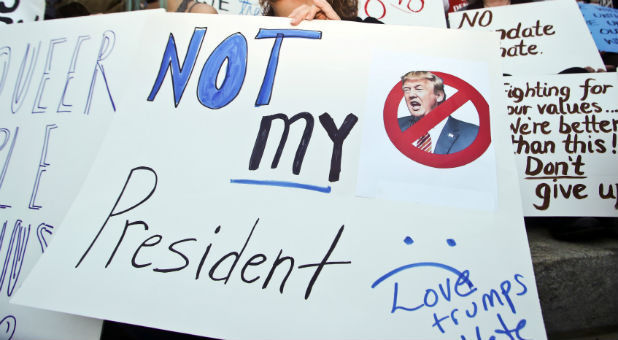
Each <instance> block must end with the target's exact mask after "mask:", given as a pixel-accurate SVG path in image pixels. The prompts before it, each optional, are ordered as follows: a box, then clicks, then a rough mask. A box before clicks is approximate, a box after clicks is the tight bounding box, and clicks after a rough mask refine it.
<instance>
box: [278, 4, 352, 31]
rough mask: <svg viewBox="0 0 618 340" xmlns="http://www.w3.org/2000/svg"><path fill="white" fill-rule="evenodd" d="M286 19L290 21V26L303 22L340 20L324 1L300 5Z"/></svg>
mask: <svg viewBox="0 0 618 340" xmlns="http://www.w3.org/2000/svg"><path fill="white" fill-rule="evenodd" d="M288 18H291V19H292V22H291V24H292V26H296V25H298V24H300V22H301V21H303V20H313V19H318V20H341V18H340V17H339V15H337V13H336V12H335V10H334V9H333V7H331V5H330V4H329V3H328V2H327V1H326V0H313V4H312V5H308V4H303V5H300V6H298V7H297V8H295V9H294V10H293V11H292V13H290V15H288Z"/></svg>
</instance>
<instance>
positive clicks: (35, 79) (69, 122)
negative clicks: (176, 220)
mask: <svg viewBox="0 0 618 340" xmlns="http://www.w3.org/2000/svg"><path fill="white" fill-rule="evenodd" d="M151 15H152V14H151V13H148V14H147V13H138V14H131V15H129V14H119V15H101V16H93V17H90V18H78V19H72V20H56V21H52V22H46V23H44V24H41V26H39V24H40V23H24V24H20V25H10V26H6V27H2V34H1V38H0V107H1V108H2V110H1V112H2V113H1V115H2V118H1V119H0V216H1V217H0V263H1V264H2V275H1V276H0V288H1V290H0V294H1V296H2V298H1V299H0V303H1V304H2V309H1V310H2V314H0V319H2V320H3V323H2V326H3V327H2V330H3V331H5V330H6V334H4V333H2V336H0V337H2V338H10V337H14V338H47V337H49V338H80V339H82V338H83V339H98V338H99V335H100V330H101V321H99V320H94V319H85V318H83V317H76V316H69V315H66V314H61V313H52V312H47V311H42V310H35V309H32V308H25V307H21V306H16V305H9V298H10V297H11V296H13V295H14V294H15V291H16V290H17V289H19V287H20V285H21V284H22V282H23V281H24V280H25V278H26V275H27V274H28V272H29V271H30V270H31V268H32V267H33V266H34V264H35V263H36V261H37V259H38V258H39V257H40V256H41V255H42V254H43V253H44V252H46V250H47V247H48V246H49V245H50V244H51V242H52V239H53V236H54V235H55V234H56V233H57V232H58V230H59V229H60V222H61V221H62V219H63V218H64V215H65V214H66V212H67V210H68V209H69V207H70V205H71V203H72V202H73V199H74V198H75V196H76V195H77V192H78V191H79V188H80V185H81V182H82V181H83V180H84V178H85V176H86V174H87V173H88V170H89V169H90V166H91V163H92V161H93V159H94V157H95V156H96V150H97V148H98V146H99V145H100V143H101V141H102V139H103V136H104V135H105V132H106V131H107V126H108V125H109V122H110V121H111V119H112V117H113V116H114V114H115V112H117V110H118V108H119V106H121V105H122V98H121V94H122V93H123V92H125V90H124V89H123V88H121V87H120V85H121V84H122V83H121V82H119V80H120V79H119V78H118V76H117V75H118V74H122V73H124V72H125V69H126V68H127V67H130V65H129V64H127V63H126V59H123V56H126V53H127V52H126V51H127V50H128V49H131V48H133V46H134V42H135V40H136V39H137V37H138V32H139V31H140V29H141V26H140V25H141V23H143V20H144V19H145V18H146V17H147V16H151ZM108 18H114V19H113V20H112V21H113V24H112V23H108V22H107V20H108ZM39 27H41V28H44V29H42V30H40V29H39ZM67 27H73V28H74V29H66V28H67ZM45 291H46V294H54V291H53V289H50V290H47V289H46V290H45ZM5 323H6V324H5ZM5 326H6V327H5Z"/></svg>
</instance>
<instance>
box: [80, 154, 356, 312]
mask: <svg viewBox="0 0 618 340" xmlns="http://www.w3.org/2000/svg"><path fill="white" fill-rule="evenodd" d="M136 172H146V174H148V173H150V174H151V175H152V176H153V177H154V183H153V185H152V187H151V188H150V191H149V192H148V194H147V195H146V196H145V197H144V198H142V199H141V200H140V201H139V202H137V203H135V204H133V205H131V206H130V207H128V208H126V209H122V210H121V209H119V208H118V203H119V202H120V201H121V199H122V198H123V195H124V193H125V189H126V188H127V186H128V185H129V183H130V182H131V178H132V176H133V175H134V173H136ZM157 183H158V176H157V173H156V172H155V170H154V169H152V168H149V167H144V166H142V167H137V168H133V169H131V171H130V173H129V175H128V177H127V179H126V181H125V183H124V186H123V188H122V190H121V192H120V194H119V195H118V198H117V199H116V202H115V203H114V205H113V207H112V209H111V210H110V213H109V214H108V216H107V218H106V219H105V222H104V223H103V225H102V226H101V228H100V229H99V231H98V232H97V234H96V236H95V237H94V239H93V240H92V242H91V243H90V245H89V246H88V248H87V249H86V251H85V252H84V253H83V254H82V256H81V257H80V259H79V261H78V262H77V264H76V265H75V268H78V267H79V266H80V265H81V264H82V262H83V261H84V259H85V258H86V256H87V255H88V254H89V253H90V250H91V249H92V248H93V246H94V245H95V243H96V242H97V240H98V239H99V236H100V235H101V234H102V233H103V231H104V230H105V228H106V227H107V226H108V222H111V221H112V220H117V219H118V220H120V221H119V222H120V223H119V224H118V226H122V225H124V226H122V233H121V235H120V238H119V239H118V242H117V243H116V245H115V247H114V249H113V250H112V252H111V254H110V256H109V258H108V260H107V263H106V264H105V268H107V267H108V266H109V265H110V264H111V263H112V260H113V259H114V256H115V255H116V252H117V251H118V249H119V248H120V246H121V244H122V242H123V240H124V238H125V236H126V234H127V231H128V230H129V228H131V229H132V230H133V229H138V230H139V229H141V228H143V229H144V231H147V230H149V225H148V223H147V222H145V221H143V220H129V219H128V218H127V219H124V216H123V215H124V214H126V213H128V212H130V211H132V210H133V209H135V208H137V207H138V206H140V205H142V204H144V203H145V202H146V201H148V200H149V199H150V198H151V197H152V196H153V195H154V193H155V191H156V188H157ZM146 191H147V190H146ZM121 216H122V217H121ZM123 220H124V221H123ZM258 222H259V218H258V219H257V220H256V221H255V224H254V225H253V227H252V228H251V232H250V233H249V236H248V237H247V239H246V240H245V242H244V245H243V246H242V248H241V249H240V250H239V251H231V252H229V253H227V254H226V255H224V256H222V257H221V258H219V259H218V260H216V261H215V262H214V264H212V265H211V267H210V270H209V271H208V277H209V278H210V279H211V280H212V281H223V283H224V284H227V283H228V281H229V280H230V278H231V277H232V273H233V271H234V269H235V268H236V265H237V264H239V261H240V259H241V258H242V256H243V254H244V251H245V249H246V247H247V245H248V244H249V241H250V240H251V237H252V235H253V233H254V231H255V229H256V227H257V225H258ZM109 224H111V223H109ZM221 229H222V227H221V225H219V226H217V227H216V228H215V230H214V234H215V235H216V234H218V233H219V232H220V231H221ZM343 231H344V226H343V225H342V226H341V227H340V228H339V231H338V232H337V235H335V237H334V239H333V241H332V243H331V245H330V247H329V249H328V250H327V252H326V254H325V255H324V257H323V258H322V260H320V261H319V262H315V263H308V264H302V265H299V266H296V267H295V259H294V258H293V257H291V256H282V254H283V249H281V250H280V251H279V254H278V255H277V256H276V258H275V259H274V261H273V263H272V266H271V268H270V271H268V274H267V276H266V278H265V279H264V282H263V284H262V289H266V288H267V287H268V284H269V283H270V280H271V279H272V277H273V275H274V274H275V271H276V270H277V268H279V266H282V265H284V266H285V265H286V266H287V273H286V274H285V276H284V277H283V279H282V281H281V284H280V286H279V292H280V293H281V294H283V290H284V287H285V283H286V281H287V280H288V278H289V276H290V275H291V274H292V271H293V269H294V268H297V269H304V268H312V267H315V271H314V273H313V276H312V277H311V279H310V280H309V282H308V284H307V288H306V290H305V300H307V299H308V298H309V296H310V295H311V291H312V289H313V286H314V285H315V283H316V281H317V279H318V277H319V276H320V274H321V273H322V271H323V270H324V269H325V268H326V267H327V266H328V267H329V268H332V266H333V265H343V264H351V263H352V262H351V261H330V260H329V259H330V256H331V254H332V253H333V251H334V250H335V247H336V246H337V243H338V242H339V240H340V238H341V236H342V235H343ZM163 239H164V237H163V235H160V234H155V235H151V236H149V237H148V238H146V239H145V240H144V241H143V242H142V243H141V244H140V245H139V246H138V247H137V249H135V252H134V253H133V256H132V258H131V266H132V267H133V268H138V269H141V268H147V267H151V268H152V271H153V272H156V273H171V272H178V271H181V270H183V269H185V268H187V267H188V266H189V264H190V260H189V258H188V257H187V255H186V254H185V253H184V252H183V251H182V250H181V249H180V245H181V244H194V245H196V246H197V245H198V240H197V238H195V237H192V238H184V239H181V240H173V241H171V242H169V245H168V246H167V249H169V251H170V253H171V254H173V255H174V256H175V257H177V258H179V259H180V260H181V261H182V264H181V265H179V266H177V267H168V268H161V267H159V266H156V265H153V263H152V262H147V261H146V260H144V258H145V257H147V255H145V253H146V248H151V247H155V246H157V245H159V244H160V243H161V241H162V240H163ZM212 247H213V243H210V244H208V245H207V246H206V247H205V249H204V251H203V255H202V257H201V258H200V260H199V264H198V266H197V269H196V271H195V280H198V279H199V278H200V274H201V272H202V268H203V267H204V265H205V263H206V260H207V259H208V255H209V253H210V251H211V248H212ZM267 259H268V258H267V256H266V255H265V254H262V253H257V254H254V255H252V256H251V257H250V258H249V259H247V260H246V261H245V262H244V265H243V266H242V269H241V271H240V275H239V276H240V279H241V281H242V282H244V283H247V284H251V283H253V282H256V281H257V280H259V279H260V275H254V276H251V275H250V273H249V272H248V271H249V269H254V268H256V267H257V266H259V265H261V264H263V263H265V262H266V261H267ZM229 260H231V263H230V266H229V268H228V269H227V271H225V268H224V267H223V264H224V263H225V262H228V263H229V262H230V261H229ZM222 272H223V273H222Z"/></svg>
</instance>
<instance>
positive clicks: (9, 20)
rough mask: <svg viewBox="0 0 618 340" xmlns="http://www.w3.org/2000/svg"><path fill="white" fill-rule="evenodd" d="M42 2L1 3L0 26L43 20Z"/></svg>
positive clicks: (43, 5) (35, 0) (36, 0)
mask: <svg viewBox="0 0 618 340" xmlns="http://www.w3.org/2000/svg"><path fill="white" fill-rule="evenodd" d="M44 13H45V1H44V0H30V1H19V0H14V1H3V2H2V3H0V25H1V24H14V23H22V22H29V21H39V20H43V14H44Z"/></svg>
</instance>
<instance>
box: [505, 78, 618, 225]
mask: <svg viewBox="0 0 618 340" xmlns="http://www.w3.org/2000/svg"><path fill="white" fill-rule="evenodd" d="M504 86H505V88H504V90H505V92H506V93H507V96H508V98H509V101H508V116H509V119H510V128H511V134H512V137H511V138H512V142H513V147H514V150H515V154H516V159H517V163H518V168H519V176H520V179H521V183H522V184H521V188H522V189H521V190H522V197H523V203H524V214H525V215H526V216H618V200H617V199H616V197H617V196H618V176H617V175H616V164H618V155H617V154H616V151H617V146H616V135H617V134H618V79H616V74H615V73H591V74H569V75H555V76H537V77H508V78H504Z"/></svg>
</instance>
